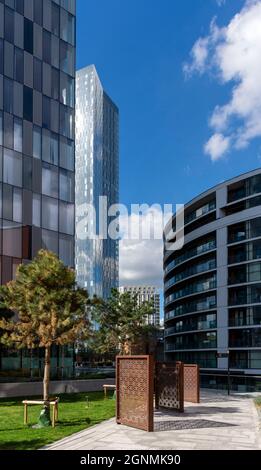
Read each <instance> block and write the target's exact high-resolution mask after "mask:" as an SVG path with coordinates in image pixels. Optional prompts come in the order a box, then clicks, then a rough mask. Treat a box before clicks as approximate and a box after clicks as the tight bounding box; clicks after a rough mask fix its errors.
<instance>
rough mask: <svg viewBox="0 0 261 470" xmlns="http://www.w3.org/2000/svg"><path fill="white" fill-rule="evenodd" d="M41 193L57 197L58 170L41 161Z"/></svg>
mask: <svg viewBox="0 0 261 470" xmlns="http://www.w3.org/2000/svg"><path fill="white" fill-rule="evenodd" d="M42 193H43V194H45V195H46V196H52V197H58V170H57V168H56V167H54V166H51V165H48V164H47V163H43V166H42Z"/></svg>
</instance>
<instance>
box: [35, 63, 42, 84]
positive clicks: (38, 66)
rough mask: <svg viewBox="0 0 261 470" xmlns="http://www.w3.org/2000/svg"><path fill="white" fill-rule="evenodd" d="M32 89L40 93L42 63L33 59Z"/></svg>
mask: <svg viewBox="0 0 261 470" xmlns="http://www.w3.org/2000/svg"><path fill="white" fill-rule="evenodd" d="M34 89H35V90H37V91H39V92H41V91H42V62H41V61H40V60H38V59H36V58H35V57H34Z"/></svg>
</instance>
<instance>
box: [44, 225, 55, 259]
mask: <svg viewBox="0 0 261 470" xmlns="http://www.w3.org/2000/svg"><path fill="white" fill-rule="evenodd" d="M42 247H43V248H44V249H45V250H49V251H52V252H53V253H56V254H58V233H55V232H49V231H48V230H42Z"/></svg>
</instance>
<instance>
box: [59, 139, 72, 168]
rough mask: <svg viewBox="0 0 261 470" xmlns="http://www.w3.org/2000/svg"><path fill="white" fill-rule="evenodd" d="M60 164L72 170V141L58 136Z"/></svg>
mask: <svg viewBox="0 0 261 470" xmlns="http://www.w3.org/2000/svg"><path fill="white" fill-rule="evenodd" d="M60 166H61V167H63V168H66V169H67V170H71V171H74V142H73V141H72V140H68V139H66V138H64V137H61V138H60Z"/></svg>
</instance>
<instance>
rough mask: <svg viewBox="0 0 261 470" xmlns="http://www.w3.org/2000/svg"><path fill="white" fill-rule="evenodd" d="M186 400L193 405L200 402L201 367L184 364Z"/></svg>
mask: <svg viewBox="0 0 261 470" xmlns="http://www.w3.org/2000/svg"><path fill="white" fill-rule="evenodd" d="M184 400H185V401H190V402H192V403H199V402H200V382H199V366H198V365H197V364H184Z"/></svg>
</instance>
